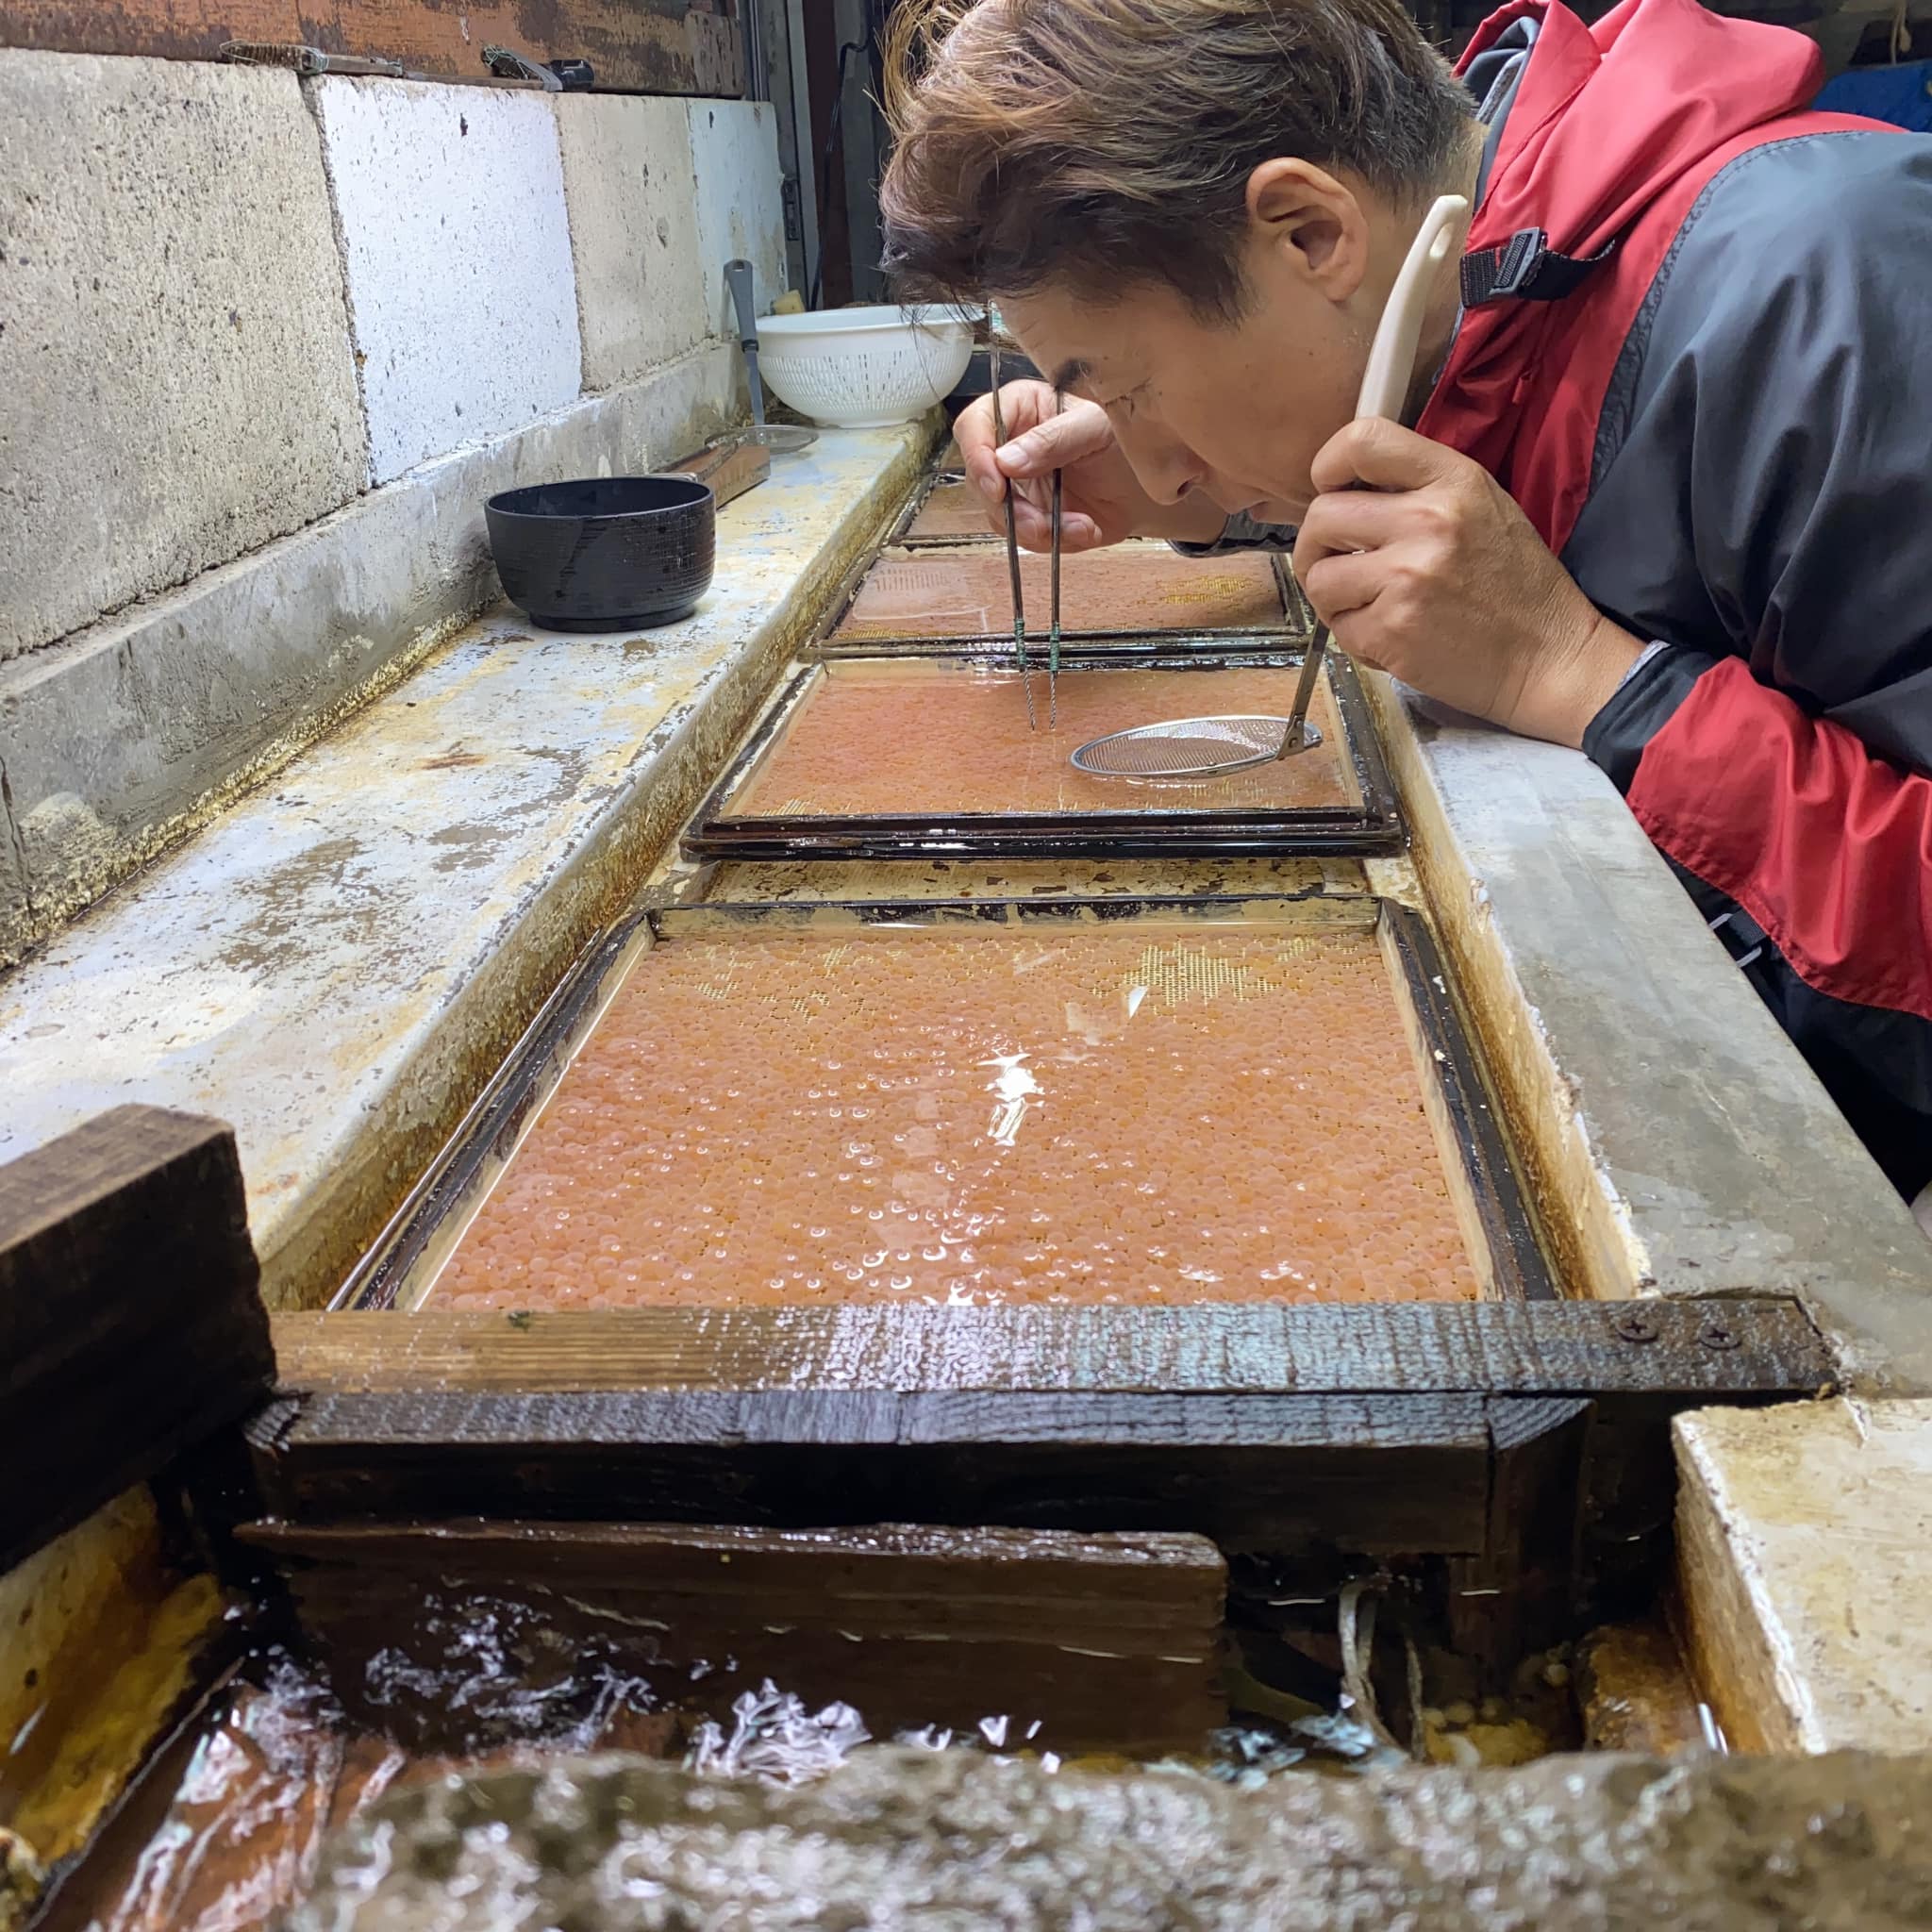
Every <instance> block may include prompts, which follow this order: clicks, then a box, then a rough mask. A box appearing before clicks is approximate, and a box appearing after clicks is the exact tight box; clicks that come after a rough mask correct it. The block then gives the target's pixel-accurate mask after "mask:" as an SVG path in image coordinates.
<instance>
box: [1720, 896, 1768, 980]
mask: <svg viewBox="0 0 1932 1932" xmlns="http://www.w3.org/2000/svg"><path fill="white" fill-rule="evenodd" d="M1709 924H1710V929H1711V931H1712V932H1714V933H1716V935H1717V936H1718V938H1719V939H1720V940H1721V941H1723V942H1724V951H1725V952H1727V953H1728V954H1729V955H1730V956H1731V963H1732V965H1734V966H1737V967H1740V968H1742V967H1747V966H1755V965H1757V961H1758V958H1760V956H1761V955H1762V954H1763V952H1764V949H1765V947H1766V946H1768V945H1770V943H1771V935H1770V934H1769V933H1768V932H1766V931H1765V929H1764V928H1763V927H1762V926H1761V925H1759V924H1758V923H1757V921H1756V920H1755V919H1753V918H1752V917H1751V915H1750V914H1749V913H1748V912H1746V911H1745V910H1744V908H1742V907H1741V906H1733V907H1732V908H1731V909H1730V910H1729V911H1728V912H1720V913H1719V914H1718V916H1717V917H1716V918H1715V919H1713V920H1711V921H1710V922H1709Z"/></svg>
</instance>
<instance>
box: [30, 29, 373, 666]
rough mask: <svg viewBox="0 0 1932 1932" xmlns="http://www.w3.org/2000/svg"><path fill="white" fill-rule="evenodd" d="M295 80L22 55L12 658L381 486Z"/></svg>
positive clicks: (318, 157)
mask: <svg viewBox="0 0 1932 1932" xmlns="http://www.w3.org/2000/svg"><path fill="white" fill-rule="evenodd" d="M365 455H366V453H365V447H364V442H363V434H362V412H361V406H360V403H359V400H358V395H357V390H356V375H355V369H354V365H353V363H352V361H351V358H350V353H349V343H348V336H347V329H346V316H345V311H344V308H343V301H342V281H341V268H340V265H339V262H338V259H337V256H336V248H335V241H334V237H333V233H332V230H331V225H330V214H329V201H328V191H327V184H326V181H325V176H324V173H323V163H322V151H321V146H320V143H319V142H318V140H317V137H316V131H315V126H314V124H313V122H312V121H311V120H310V118H309V115H308V110H307V108H305V107H304V105H303V100H302V92H301V88H300V84H299V83H298V82H297V81H296V79H295V77H294V76H293V75H289V74H281V73H274V72H269V71H266V70H261V69H250V68H240V67H220V66H215V65H209V64H193V65H191V64H188V63H185V62H181V61H175V60H139V59H109V58H102V57H98V56H92V55H59V54H47V53H35V52H22V51H17V50H15V51H7V50H0V659H6V658H11V657H14V656H16V655H17V654H19V653H22V652H25V651H30V650H33V649H34V648H35V647H36V646H39V645H42V644H45V643H46V642H48V641H50V640H52V639H55V638H58V637H61V636H63V635H65V634H66V633H67V632H70V631H72V630H74V629H75V628H76V627H77V626H79V625H85V624H91V623H92V622H93V620H94V619H95V618H96V617H97V616H98V615H99V613H101V612H102V611H104V610H112V609H115V608H119V607H121V606H123V605H125V604H127V603H129V602H131V601H132V600H133V599H135V598H138V597H142V596H145V595H147V594H149V593H151V592H153V591H159V590H164V589H166V588H167V587H169V586H171V585H174V584H179V583H183V582H185V581H186V580H187V579H188V578H190V577H192V576H193V575H195V574H196V573H197V572H199V571H203V570H206V569H208V567H209V566H211V565H214V564H219V563H224V562H225V561H226V560H227V559H228V558H233V557H238V556H240V555H241V554H242V552H244V551H246V550H249V549H251V548H253V547H254V546H255V545H257V544H260V543H264V542H266V541H269V540H270V539H271V538H274V537H277V536H280V535H281V534H282V533H284V532H285V531H289V530H293V529H296V528H298V527H300V526H301V525H304V524H307V523H308V522H310V521H311V520H312V519H314V518H316V517H319V516H322V515H324V514H325V512H326V511H328V510H331V509H334V508H336V507H337V506H338V505H340V504H341V503H343V502H345V501H346V500H347V499H348V498H349V497H351V496H353V495H354V494H355V492H356V491H357V490H358V489H359V488H360V487H361V484H362V482H363V478H364V472H365Z"/></svg>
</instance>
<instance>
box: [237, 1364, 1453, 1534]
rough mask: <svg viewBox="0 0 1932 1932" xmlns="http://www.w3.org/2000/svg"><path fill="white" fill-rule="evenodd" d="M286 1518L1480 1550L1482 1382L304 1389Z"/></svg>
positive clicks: (270, 1438)
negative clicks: (985, 1531) (1067, 1534)
mask: <svg viewBox="0 0 1932 1932" xmlns="http://www.w3.org/2000/svg"><path fill="white" fill-rule="evenodd" d="M257 1441H258V1455H257V1467H258V1478H259V1481H260V1485H261V1491H262V1496H263V1500H264V1502H265V1504H266V1505H267V1507H269V1508H270V1509H271V1510H272V1511H273V1512H274V1513H275V1514H276V1515H279V1516H285V1517H288V1518H290V1519H291V1520H296V1521H308V1522H312V1521H316V1520H327V1519H333V1518H341V1517H345V1516H346V1517H370V1518H387V1519H390V1520H395V1519H398V1518H409V1517H425V1516H438V1515H451V1516H455V1515H463V1514H494V1513H497V1512H499V1511H500V1510H501V1509H502V1508H503V1507H506V1504H507V1499H509V1498H511V1497H513V1498H514V1502H515V1507H516V1508H517V1510H518V1512H519V1513H520V1514H523V1515H527V1516H532V1517H548V1518H560V1519H586V1518H588V1519H593V1520H597V1519H601V1520H617V1519H625V1518H637V1519H643V1520H653V1519H655V1520H661V1521H667V1522H678V1523H689V1522H706V1523H740V1524H775V1525H786V1524H790V1525H797V1526H801V1527H805V1526H829V1525H840V1524H870V1523H881V1522H915V1521H916V1522H924V1523H932V1524H1006V1525H1010V1526H1016V1527H1041V1528H1062V1529H1083V1530H1124V1529H1167V1530H1185V1531H1192V1532H1195V1533H1197V1534H1201V1535H1207V1536H1211V1537H1212V1538H1214V1540H1215V1541H1217V1542H1219V1543H1221V1544H1222V1545H1223V1546H1224V1547H1225V1548H1230V1549H1241V1548H1263V1549H1285V1548H1290V1547H1294V1546H1298V1545H1302V1544H1305V1543H1307V1542H1310V1541H1319V1542H1324V1543H1328V1544H1332V1545H1334V1546H1336V1547H1340V1548H1346V1549H1350V1550H1355V1551H1359V1552H1362V1553H1364V1554H1371V1555H1376V1556H1380V1555H1385V1554H1391V1553H1402V1552H1410V1551H1431V1552H1436V1551H1441V1552H1452V1553H1455V1552H1474V1551H1479V1550H1481V1549H1482V1548H1483V1546H1484V1539H1485V1536H1486V1534H1487V1528H1488V1520H1489V1495H1490V1462H1491V1436H1490V1422H1489V1418H1488V1416H1487V1415H1486V1413H1485V1409H1484V1405H1483V1402H1482V1399H1481V1398H1479V1397H1475V1396H1468V1395H1458V1394H1450V1395H1443V1394H1437V1393H1423V1394H1408V1395H1402V1396H1368V1397H1356V1396H1342V1395H1328V1396H1269V1395H1263V1396H1254V1395H1208V1396H1198V1397H1173V1396H1165V1397H1153V1398H1150V1397H1147V1396H1143V1395H1136V1394H1114V1395H1087V1396H1069V1395H1067V1394H1063V1393H1054V1394H1031V1393H1021V1394H1008V1395H993V1394H987V1393H980V1394H974V1395H949V1394H944V1393H939V1394H908V1395H899V1394H893V1393H891V1392H889V1391H872V1392H858V1393H840V1392H837V1391H834V1392H830V1393H825V1392H816V1391H797V1392H792V1393H782V1392H780V1393H762V1394H760V1393H752V1394H728V1395H727V1394H695V1395H693V1394H678V1393H645V1394H639V1393H627V1394H613V1393H608V1392H607V1393H590V1394H576V1395H556V1394H552V1395H539V1396H521V1395H506V1394H479V1395H451V1394H434V1393H428V1392H425V1393H423V1394H416V1395H401V1396H398V1395H344V1394H329V1395H312V1396H308V1397H306V1398H302V1399H301V1400H299V1401H298V1402H294V1403H291V1404H288V1405H284V1406H282V1407H280V1409H279V1411H278V1412H277V1414H276V1415H275V1419H274V1420H273V1422H272V1423H270V1424H266V1425H264V1426H263V1427H261V1428H259V1429H258V1431H257Z"/></svg>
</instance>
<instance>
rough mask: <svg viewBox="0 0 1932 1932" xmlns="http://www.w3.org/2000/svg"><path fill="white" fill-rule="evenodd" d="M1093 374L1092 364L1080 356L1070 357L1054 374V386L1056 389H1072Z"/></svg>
mask: <svg viewBox="0 0 1932 1932" xmlns="http://www.w3.org/2000/svg"><path fill="white" fill-rule="evenodd" d="M1092 374H1093V367H1092V364H1091V363H1090V362H1088V361H1086V360H1085V359H1084V358H1081V357H1079V356H1074V357H1070V358H1068V359H1067V360H1066V361H1064V362H1062V363H1061V364H1060V366H1059V367H1058V369H1056V370H1055V371H1054V373H1053V386H1054V388H1056V389H1072V388H1073V386H1074V384H1075V383H1076V382H1079V381H1081V380H1083V379H1084V378H1085V377H1087V376H1089V375H1092Z"/></svg>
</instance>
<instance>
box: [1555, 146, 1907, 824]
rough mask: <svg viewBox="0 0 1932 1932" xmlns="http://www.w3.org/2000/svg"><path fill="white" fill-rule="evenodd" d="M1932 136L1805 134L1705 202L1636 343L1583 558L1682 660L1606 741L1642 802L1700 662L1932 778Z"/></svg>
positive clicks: (1619, 706) (1610, 417)
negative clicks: (1649, 751)
mask: <svg viewBox="0 0 1932 1932" xmlns="http://www.w3.org/2000/svg"><path fill="white" fill-rule="evenodd" d="M1928 557H1932V139H1924V138H1919V137H1914V136H1908V135H1904V134H1894V133H1880V132H1874V133H1871V134H1862V133H1861V134H1829V135H1813V136H1807V137H1803V138H1800V139H1797V140H1794V141H1790V142H1779V143H1777V144H1775V145H1773V146H1769V147H1765V148H1760V149H1757V150H1754V151H1752V152H1751V153H1749V154H1747V155H1745V156H1744V157H1742V158H1740V160H1738V161H1736V162H1733V163H1732V165H1731V166H1730V167H1729V168H1727V169H1726V170H1725V171H1724V174H1722V175H1720V176H1719V177H1718V178H1717V180H1716V181H1714V182H1713V183H1712V184H1711V186H1710V187H1709V188H1708V189H1707V191H1706V192H1705V194H1704V196H1703V198H1702V200H1701V201H1700V202H1699V204H1698V206H1697V207H1696V208H1694V209H1693V211H1692V213H1691V218H1690V219H1689V220H1688V221H1687V222H1686V224H1685V225H1684V228H1683V230H1682V231H1681V232H1680V234H1679V236H1678V239H1677V242H1676V244H1675V247H1674V252H1673V255H1672V257H1671V258H1670V259H1669V260H1668V261H1667V263H1666V265H1665V268H1664V270H1663V271H1662V272H1661V273H1660V274H1659V275H1658V278H1657V285H1656V287H1655V288H1654V289H1653V291H1652V293H1651V296H1650V299H1649V301H1648V303H1647V304H1646V307H1645V308H1644V310H1643V312H1642V313H1641V316H1640V318H1639V321H1638V324H1637V326H1636V327H1635V328H1634V329H1633V330H1632V332H1631V336H1630V339H1629V341H1628V342H1627V343H1626V345H1625V347H1624V353H1623V356H1622V358H1621V359H1620V361H1619V363H1618V366H1617V369H1616V371H1615V374H1614V375H1613V377H1612V380H1611V383H1610V388H1609V392H1608V395H1607V399H1606V402H1605V406H1604V410H1603V414H1602V417H1601V419H1600V423H1599V428H1598V436H1597V446H1596V456H1595V466H1594V480H1593V487H1592V491H1591V498H1590V501H1589V503H1588V505H1587V507H1586V508H1585V510H1584V512H1583V515H1582V517H1581V518H1580V519H1579V520H1578V523H1577V525H1576V528H1575V531H1574V534H1573V536H1572V539H1571V541H1570V543H1569V545H1568V546H1567V548H1566V550H1565V552H1564V561H1565V563H1566V564H1568V566H1569V567H1570V570H1571V572H1572V574H1573V575H1574V576H1575V577H1576V579H1577V581H1578V582H1579V583H1580V584H1581V585H1582V586H1583V588H1584V590H1585V591H1587V592H1588V593H1589V594H1590V596H1591V598H1592V599H1593V600H1594V601H1595V602H1596V603H1597V604H1598V605H1599V606H1600V607H1601V608H1604V609H1606V610H1607V611H1608V612H1609V613H1610V614H1611V615H1613V616H1614V617H1616V618H1617V619H1618V621H1619V622H1621V623H1622V624H1623V625H1624V626H1625V627H1626V628H1628V629H1630V630H1632V631H1634V632H1635V633H1636V634H1637V635H1638V636H1640V637H1642V638H1644V639H1661V640H1662V641H1665V642H1666V643H1667V644H1669V645H1671V646H1673V647H1674V649H1675V650H1677V651H1680V652H1681V653H1683V658H1682V659H1681V661H1679V662H1677V663H1676V664H1670V663H1653V664H1651V665H1648V666H1646V667H1645V675H1643V676H1641V677H1640V678H1636V679H1633V680H1631V681H1630V682H1629V683H1628V684H1627V685H1626V686H1625V687H1624V690H1623V691H1620V692H1618V693H1617V695H1616V696H1615V697H1613V698H1612V699H1611V700H1610V702H1609V703H1608V704H1607V706H1606V707H1605V708H1604V711H1603V713H1602V714H1601V715H1600V716H1599V717H1598V719H1597V721H1596V723H1595V724H1593V726H1592V727H1591V737H1590V739H1589V741H1588V742H1587V746H1586V748H1587V749H1588V750H1589V751H1590V753H1591V757H1592V758H1595V759H1596V761H1597V762H1598V763H1599V764H1600V765H1602V766H1604V768H1605V769H1606V770H1607V771H1608V772H1610V774H1612V776H1614V777H1617V778H1618V779H1619V781H1620V782H1621V783H1622V784H1624V786H1625V787H1626V788H1627V785H1628V782H1629V775H1630V774H1632V773H1634V771H1635V768H1636V763H1637V760H1638V758H1640V757H1641V752H1642V748H1643V745H1644V743H1645V742H1646V741H1648V739H1649V737H1650V736H1651V735H1652V734H1653V733H1654V732H1655V731H1656V730H1657V729H1658V728H1659V727H1660V726H1661V724H1663V723H1664V722H1665V720H1666V719H1667V718H1668V716H1669V715H1670V711H1671V710H1672V709H1673V708H1674V703H1672V702H1671V694H1673V693H1674V694H1675V695H1676V696H1677V697H1681V695H1682V694H1683V692H1684V691H1687V690H1688V689H1689V685H1690V683H1691V682H1692V681H1694V675H1691V676H1687V675H1686V674H1694V672H1695V670H1696V669H1697V668H1699V667H1700V665H1707V664H1708V663H1709V662H1710V661H1713V660H1714V659H1715V658H1721V657H1727V656H1742V657H1743V658H1746V659H1747V660H1748V661H1749V663H1750V666H1751V669H1752V671H1753V673H1754V674H1755V675H1756V676H1757V678H1758V679H1759V681H1760V682H1762V683H1765V684H1769V685H1773V686H1774V687H1776V688H1777V689H1778V690H1780V691H1784V692H1786V693H1787V694H1788V695H1789V696H1790V697H1792V698H1793V699H1795V700H1796V701H1797V702H1798V703H1799V704H1800V705H1801V706H1803V707H1804V708H1805V709H1806V710H1807V711H1808V712H1809V713H1811V714H1812V715H1813V716H1816V717H1823V718H1824V719H1827V720H1829V721H1831V722H1832V723H1835V724H1842V725H1844V726H1846V727H1847V728H1848V729H1850V730H1851V731H1853V732H1855V733H1856V734H1857V737H1858V738H1860V739H1861V740H1862V741H1864V743H1865V744H1866V745H1867V746H1868V747H1869V748H1870V749H1871V750H1872V751H1873V752H1874V753H1876V754H1877V755H1879V756H1880V757H1882V758H1888V759H1890V760H1891V761H1892V762H1894V763H1897V764H1901V765H1904V766H1907V767H1908V768H1911V769H1914V770H1917V771H1919V772H1932V562H1928V561H1927V559H1928Z"/></svg>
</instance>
